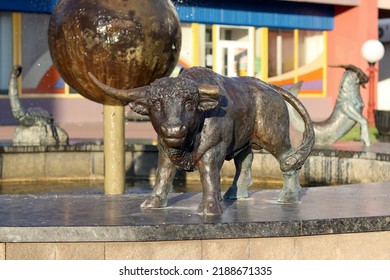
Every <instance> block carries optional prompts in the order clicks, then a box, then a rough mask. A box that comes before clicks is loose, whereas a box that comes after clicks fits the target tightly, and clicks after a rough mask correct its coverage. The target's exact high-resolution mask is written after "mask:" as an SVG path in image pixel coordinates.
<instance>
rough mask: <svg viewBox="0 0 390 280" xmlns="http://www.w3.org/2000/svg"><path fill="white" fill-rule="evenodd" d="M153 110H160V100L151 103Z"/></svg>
mask: <svg viewBox="0 0 390 280" xmlns="http://www.w3.org/2000/svg"><path fill="white" fill-rule="evenodd" d="M152 108H153V111H160V110H161V102H160V101H156V102H154V103H153V106H152Z"/></svg>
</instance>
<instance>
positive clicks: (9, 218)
mask: <svg viewBox="0 0 390 280" xmlns="http://www.w3.org/2000/svg"><path fill="white" fill-rule="evenodd" d="M389 188H390V182H383V183H368V184H357V185H344V186H337V187H315V188H303V190H302V192H301V198H300V203H299V204H295V205H283V204H278V203H276V199H277V197H278V194H279V190H258V191H252V192H251V194H250V197H249V198H248V199H243V200H237V201H229V200H225V201H223V202H222V205H223V209H224V212H223V214H222V216H206V217H203V216H201V215H198V214H197V213H196V210H197V207H198V204H199V202H200V200H201V193H199V192H188V193H174V194H171V195H170V197H169V201H168V207H166V208H163V209H153V210H148V211H142V210H140V208H139V205H140V204H141V203H142V202H143V201H144V199H145V198H146V195H147V194H125V195H114V196H104V195H99V194H91V195H84V194H80V195H77V194H76V195H66V194H62V195H60V194H59V195H1V196H0V242H43V241H45V242H55V241H57V242H77V241H80V242H81V241H84V242H93V241H107V242H108V241H161V240H195V239H200V240H202V239H219V238H251V237H281V236H305V235H322V234H335V233H358V232H375V231H389V230H390V208H389V207H388V205H390V195H389V194H390V192H389Z"/></svg>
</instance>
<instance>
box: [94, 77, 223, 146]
mask: <svg viewBox="0 0 390 280" xmlns="http://www.w3.org/2000/svg"><path fill="white" fill-rule="evenodd" d="M89 75H90V77H91V79H92V80H93V81H94V83H95V84H96V85H97V86H98V87H99V88H100V89H101V90H102V91H103V92H104V93H106V94H107V95H109V96H111V97H113V98H116V99H118V100H120V101H121V102H122V103H123V104H124V105H126V104H129V105H130V108H131V109H132V110H133V111H135V112H136V113H138V114H141V115H147V116H149V117H150V120H151V122H152V125H153V127H154V129H155V130H156V132H157V134H158V135H159V136H160V137H161V138H162V140H163V141H164V143H165V145H166V146H168V147H170V148H180V147H183V145H185V144H186V143H188V141H190V139H189V138H190V137H194V135H195V134H196V133H197V130H198V128H199V126H200V123H201V121H202V116H201V114H202V113H203V112H207V111H210V110H213V109H214V108H216V107H217V106H218V104H219V103H218V99H219V87H218V86H206V85H197V84H196V83H195V82H193V81H191V80H188V79H185V78H180V77H177V78H162V79H159V80H156V81H155V82H153V83H152V84H151V85H149V86H145V87H140V88H135V89H130V90H122V89H116V88H112V87H110V86H107V85H105V84H103V83H101V82H100V81H98V80H97V79H96V77H95V76H93V75H92V74H91V73H89Z"/></svg>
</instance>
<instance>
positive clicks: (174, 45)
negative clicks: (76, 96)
mask: <svg viewBox="0 0 390 280" xmlns="http://www.w3.org/2000/svg"><path fill="white" fill-rule="evenodd" d="M48 38H49V49H50V53H51V56H52V59H53V63H54V65H55V66H56V67H57V69H58V71H59V72H60V74H61V76H62V77H63V79H64V80H65V81H66V82H67V83H68V84H69V85H70V86H71V87H72V88H74V89H75V90H76V91H77V92H79V93H80V94H81V95H83V96H84V97H86V98H88V99H90V100H92V101H95V102H99V103H103V104H112V105H116V104H118V101H117V100H116V99H113V98H111V97H109V96H108V95H105V94H103V93H102V91H101V90H100V89H99V88H98V87H96V85H95V84H94V83H92V81H91V80H90V79H89V77H88V72H92V73H93V74H94V75H95V76H96V77H98V79H99V80H101V81H103V82H104V83H106V84H108V85H110V86H113V87H116V88H123V89H129V88H134V87H140V86H145V85H148V84H150V83H151V82H153V81H154V80H155V79H157V78H161V77H164V76H167V75H169V74H170V73H171V72H172V71H173V69H174V67H175V66H176V63H177V60H178V57H179V53H180V49H181V29H180V24H179V19H178V17H177V14H176V10H175V8H174V6H173V5H172V3H171V1H169V0H159V1H155V0H110V1H106V0H60V1H59V3H58V4H57V6H56V8H55V10H54V12H53V14H52V16H51V19H50V24H49V36H48Z"/></svg>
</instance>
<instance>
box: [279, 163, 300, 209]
mask: <svg viewBox="0 0 390 280" xmlns="http://www.w3.org/2000/svg"><path fill="white" fill-rule="evenodd" d="M300 190H301V186H300V184H299V170H295V169H293V170H290V171H285V172H283V188H282V191H281V192H280V194H279V198H278V202H279V203H286V204H292V203H298V202H299V192H300Z"/></svg>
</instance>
